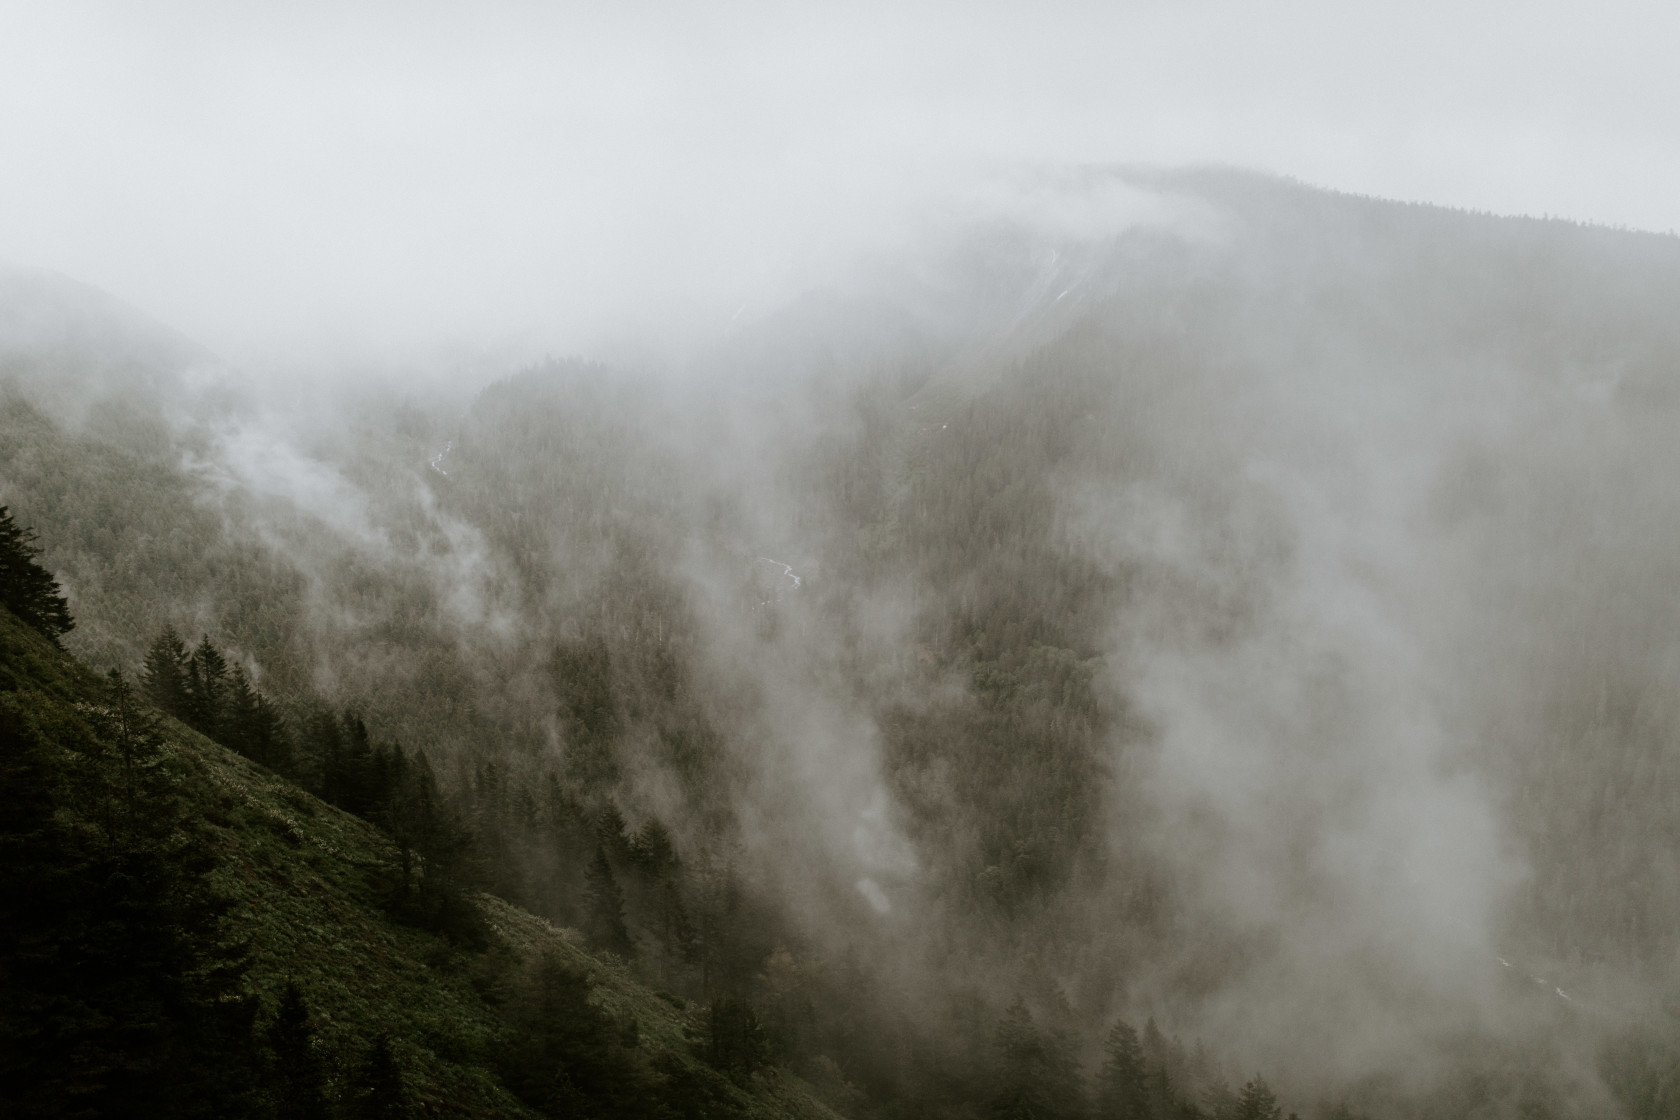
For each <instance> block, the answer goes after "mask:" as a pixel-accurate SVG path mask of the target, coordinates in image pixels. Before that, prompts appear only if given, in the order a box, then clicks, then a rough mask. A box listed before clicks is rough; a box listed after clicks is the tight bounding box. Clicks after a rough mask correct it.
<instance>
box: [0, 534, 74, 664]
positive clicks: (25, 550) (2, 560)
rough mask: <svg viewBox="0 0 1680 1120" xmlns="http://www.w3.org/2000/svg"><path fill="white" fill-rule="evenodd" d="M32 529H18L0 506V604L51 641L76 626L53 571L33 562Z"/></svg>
mask: <svg viewBox="0 0 1680 1120" xmlns="http://www.w3.org/2000/svg"><path fill="white" fill-rule="evenodd" d="M35 539H36V537H35V530H34V529H24V528H19V527H18V524H17V522H15V521H14V520H12V515H11V514H10V513H9V512H7V509H6V507H5V506H0V605H4V606H5V608H6V609H7V610H9V611H11V612H12V613H13V614H15V615H17V616H18V617H19V618H21V619H22V620H23V621H24V622H26V623H28V624H29V625H30V626H32V627H34V628H35V629H36V630H39V631H40V632H41V633H43V634H45V635H46V636H47V637H49V638H51V639H52V640H53V641H55V642H56V641H58V639H59V638H60V637H61V636H62V635H64V634H68V633H69V632H70V631H71V630H73V629H75V626H76V622H75V620H74V619H73V618H71V617H70V604H69V602H68V601H67V600H66V599H65V598H64V596H63V595H60V594H59V588H58V581H57V580H55V579H54V578H53V577H52V573H51V572H49V571H47V570H46V569H45V568H43V567H41V565H39V564H37V563H36V562H35V557H36V556H38V555H40V552H41V550H40V549H39V548H36V547H35Z"/></svg>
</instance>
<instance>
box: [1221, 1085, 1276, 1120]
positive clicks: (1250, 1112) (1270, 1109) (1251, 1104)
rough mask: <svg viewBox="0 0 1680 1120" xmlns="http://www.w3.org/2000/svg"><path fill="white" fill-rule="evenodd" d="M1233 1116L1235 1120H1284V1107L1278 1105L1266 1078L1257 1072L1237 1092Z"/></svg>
mask: <svg viewBox="0 0 1680 1120" xmlns="http://www.w3.org/2000/svg"><path fill="white" fill-rule="evenodd" d="M1233 1116H1234V1118H1235V1120H1283V1109H1281V1108H1280V1107H1278V1102H1277V1097H1275V1096H1273V1095H1272V1090H1271V1086H1269V1085H1267V1084H1266V1079H1265V1078H1263V1077H1261V1076H1260V1075H1259V1074H1255V1075H1254V1076H1253V1077H1252V1078H1250V1079H1249V1081H1248V1083H1247V1084H1245V1085H1244V1086H1243V1087H1242V1092H1241V1093H1239V1094H1237V1105H1236V1109H1235V1110H1234V1112H1233Z"/></svg>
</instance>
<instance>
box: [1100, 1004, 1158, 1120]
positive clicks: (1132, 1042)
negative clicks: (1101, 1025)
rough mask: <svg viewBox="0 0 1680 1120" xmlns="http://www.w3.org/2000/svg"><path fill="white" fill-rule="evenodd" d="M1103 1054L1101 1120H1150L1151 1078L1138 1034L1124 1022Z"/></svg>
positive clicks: (1113, 1034)
mask: <svg viewBox="0 0 1680 1120" xmlns="http://www.w3.org/2000/svg"><path fill="white" fill-rule="evenodd" d="M1103 1052H1104V1057H1103V1066H1102V1069H1101V1071H1099V1072H1098V1074H1097V1112H1096V1115H1097V1118H1098V1120H1149V1077H1148V1074H1147V1072H1146V1071H1145V1066H1144V1060H1143V1046H1142V1044H1140V1043H1139V1042H1138V1036H1137V1032H1136V1031H1134V1030H1133V1029H1132V1028H1131V1025H1130V1024H1129V1023H1127V1022H1125V1021H1124V1020H1122V1021H1120V1022H1118V1023H1115V1024H1114V1029H1113V1030H1111V1031H1109V1032H1108V1039H1107V1041H1106V1042H1105V1043H1104V1044H1103Z"/></svg>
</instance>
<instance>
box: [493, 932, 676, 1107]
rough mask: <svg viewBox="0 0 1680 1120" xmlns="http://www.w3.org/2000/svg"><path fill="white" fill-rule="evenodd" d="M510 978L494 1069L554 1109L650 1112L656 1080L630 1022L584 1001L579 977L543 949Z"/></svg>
mask: <svg viewBox="0 0 1680 1120" xmlns="http://www.w3.org/2000/svg"><path fill="white" fill-rule="evenodd" d="M515 981H516V982H515V986H514V991H513V993H512V995H511V996H510V998H509V1000H508V1003H507V1005H506V1009H505V1010H506V1014H507V1018H508V1021H509V1024H510V1026H511V1028H512V1030H511V1035H510V1037H509V1039H508V1041H507V1043H506V1045H505V1046H504V1047H503V1048H502V1050H501V1054H502V1057H501V1071H502V1078H503V1080H504V1081H505V1082H506V1083H507V1085H508V1087H509V1088H510V1089H512V1090H513V1091H514V1092H515V1093H516V1094H517V1095H518V1096H519V1098H520V1099H521V1100H523V1101H525V1102H526V1103H527V1104H530V1105H531V1106H532V1107H534V1108H538V1109H540V1110H542V1111H543V1112H545V1113H547V1114H548V1115H551V1116H557V1117H568V1116H599V1117H603V1118H609V1117H640V1116H650V1115H653V1114H654V1112H653V1109H654V1100H655V1098H656V1096H657V1094H658V1085H657V1082H656V1079H655V1078H654V1077H653V1075H652V1074H651V1072H650V1071H649V1070H648V1068H647V1066H646V1062H645V1060H644V1059H643V1058H642V1056H641V1055H640V1054H639V1053H638V1050H637V1043H636V1041H635V1034H634V1031H633V1029H630V1028H631V1027H633V1024H631V1023H619V1022H615V1021H614V1020H613V1018H612V1017H611V1016H610V1015H608V1014H607V1013H606V1012H604V1011H602V1010H601V1009H600V1008H599V1007H598V1006H596V1005H595V1004H594V1003H592V1002H591V1001H590V998H589V993H590V985H589V980H588V978H587V977H585V976H584V975H583V974H582V973H581V972H578V971H577V970H576V969H573V968H570V967H568V966H567V965H566V964H565V963H564V962H562V961H560V960H557V959H555V958H553V957H543V958H541V959H540V960H538V961H536V962H534V963H533V964H532V965H531V966H529V967H528V968H527V969H526V970H525V971H524V972H523V973H522V974H520V975H519V976H518V977H516V978H515Z"/></svg>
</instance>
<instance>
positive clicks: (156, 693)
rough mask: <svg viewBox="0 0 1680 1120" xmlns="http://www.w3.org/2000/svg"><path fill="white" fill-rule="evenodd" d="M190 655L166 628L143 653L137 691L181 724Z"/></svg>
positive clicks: (174, 634)
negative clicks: (143, 693)
mask: <svg viewBox="0 0 1680 1120" xmlns="http://www.w3.org/2000/svg"><path fill="white" fill-rule="evenodd" d="M191 656H192V655H191V654H190V653H189V652H188V650H187V643H185V642H183V641H182V640H181V635H179V634H177V633H176V632H175V628H174V627H173V626H165V627H164V628H163V633H161V634H159V635H158V636H157V639H156V640H155V641H153V642H152V644H151V648H149V649H147V650H146V660H145V662H144V663H143V664H142V665H141V668H140V688H141V689H142V690H143V691H144V692H145V694H146V699H148V700H150V701H151V703H152V706H153V707H154V708H156V709H157V710H158V711H160V712H162V713H164V714H165V715H170V716H174V717H175V718H176V719H179V720H183V721H185V720H186V718H187V667H188V662H189V661H190V660H191Z"/></svg>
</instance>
